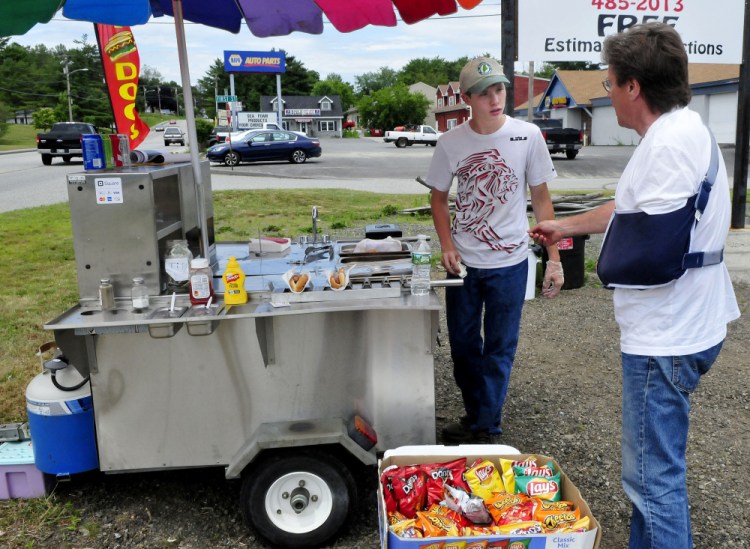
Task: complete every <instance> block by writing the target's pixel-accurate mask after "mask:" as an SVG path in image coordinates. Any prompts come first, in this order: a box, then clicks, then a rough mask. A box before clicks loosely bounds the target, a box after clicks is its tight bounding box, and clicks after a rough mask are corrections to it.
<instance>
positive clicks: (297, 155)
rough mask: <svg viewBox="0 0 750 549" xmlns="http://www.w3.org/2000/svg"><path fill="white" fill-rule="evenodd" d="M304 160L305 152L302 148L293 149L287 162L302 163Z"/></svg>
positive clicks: (305, 158)
mask: <svg viewBox="0 0 750 549" xmlns="http://www.w3.org/2000/svg"><path fill="white" fill-rule="evenodd" d="M305 160H307V153H306V152H305V151H303V150H302V149H294V150H293V151H292V154H291V156H290V157H289V162H291V163H292V164H304V163H305Z"/></svg>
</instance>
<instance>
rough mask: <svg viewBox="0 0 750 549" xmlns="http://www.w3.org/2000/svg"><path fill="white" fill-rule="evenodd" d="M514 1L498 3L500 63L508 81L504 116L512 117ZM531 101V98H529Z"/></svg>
mask: <svg viewBox="0 0 750 549" xmlns="http://www.w3.org/2000/svg"><path fill="white" fill-rule="evenodd" d="M517 12H518V10H517V3H516V0H502V1H501V2H500V16H501V17H500V20H501V27H502V29H501V32H500V36H501V40H502V43H501V44H500V58H501V59H500V62H501V63H502V65H503V70H504V71H505V76H506V77H507V78H508V80H509V81H510V84H508V85H507V86H506V88H507V100H506V107H505V114H507V115H508V116H510V117H512V116H513V114H514V110H515V105H516V98H515V93H514V80H515V75H516V73H515V67H514V65H515V62H516V50H517V48H516V40H517V37H516V14H517ZM529 99H531V98H529Z"/></svg>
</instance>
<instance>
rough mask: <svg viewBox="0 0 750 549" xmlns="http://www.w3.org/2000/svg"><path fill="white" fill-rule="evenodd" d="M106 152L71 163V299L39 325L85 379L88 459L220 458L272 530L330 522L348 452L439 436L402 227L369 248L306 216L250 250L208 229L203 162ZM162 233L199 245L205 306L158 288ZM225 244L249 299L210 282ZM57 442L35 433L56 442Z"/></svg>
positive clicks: (423, 326)
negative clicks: (137, 291) (336, 276)
mask: <svg viewBox="0 0 750 549" xmlns="http://www.w3.org/2000/svg"><path fill="white" fill-rule="evenodd" d="M118 170H119V171H112V170H106V171H95V172H85V173H81V174H74V175H69V176H68V181H67V183H68V190H69V193H68V195H69V202H70V211H71V224H72V230H73V241H74V248H75V255H76V265H77V276H78V285H79V291H80V299H79V302H78V303H77V304H76V305H75V306H73V307H72V308H70V309H69V310H68V311H66V312H64V313H63V314H61V315H60V316H59V317H57V318H55V319H54V320H51V321H50V322H48V323H47V324H46V325H45V326H44V328H45V329H47V330H51V331H53V332H54V339H55V343H56V346H57V348H58V349H59V352H60V353H62V355H63V356H62V357H56V358H55V361H56V363H57V366H52V368H51V369H52V371H53V373H54V371H55V370H58V371H57V373H58V376H60V375H61V372H60V371H59V370H60V369H64V370H75V372H74V373H77V374H78V375H79V376H80V378H82V379H83V380H86V379H89V380H90V399H91V402H92V414H93V415H92V420H93V429H92V431H93V432H92V433H91V436H92V437H94V436H95V443H94V442H92V443H91V445H90V446H91V448H93V450H92V452H95V455H94V456H93V458H94V460H95V462H96V466H97V467H98V468H99V469H100V470H101V471H103V472H105V473H123V472H128V471H149V470H161V469H170V468H189V467H213V466H221V467H224V468H225V473H226V477H227V478H229V479H232V478H240V477H242V479H243V489H242V497H241V502H240V504H241V507H242V510H243V514H244V515H245V517H246V518H247V519H248V520H249V521H250V523H251V524H252V525H253V526H254V527H255V528H256V529H257V530H258V531H259V532H260V533H261V534H262V535H263V536H264V537H266V538H267V539H269V540H270V541H271V542H272V543H274V544H275V545H279V546H288V547H306V546H310V545H314V544H315V543H319V542H321V541H323V540H325V539H327V538H329V537H331V536H332V535H333V534H335V533H336V532H337V531H338V529H339V527H340V526H342V524H343V523H344V522H345V520H346V516H347V512H348V508H349V507H350V504H351V503H352V502H353V499H354V497H355V496H354V492H353V490H354V483H353V479H352V474H351V472H350V471H349V468H348V467H347V466H346V465H345V463H347V462H348V461H351V458H352V457H353V458H355V459H356V461H358V462H361V463H364V464H368V465H372V464H375V463H376V453H377V452H379V451H384V450H386V449H388V448H395V447H398V446H404V445H415V444H434V442H435V392H434V382H433V346H434V344H435V341H436V335H437V328H438V312H439V308H440V304H439V301H438V299H437V296H436V295H435V293H434V292H430V294H429V295H427V296H412V295H411V294H410V291H409V287H408V284H409V275H410V272H411V270H410V263H409V244H408V239H405V242H404V243H403V246H404V248H403V250H402V252H400V253H399V252H396V253H389V254H382V255H381V254H377V253H375V254H369V255H368V257H363V256H362V254H357V253H353V252H352V247H353V243H354V242H356V241H345V240H342V241H330V240H329V239H328V238H326V237H323V236H320V237H319V236H318V235H317V233H315V232H314V235H313V238H312V239H311V240H308V241H307V242H302V243H300V242H293V243H291V245H289V246H288V248H286V249H283V250H281V249H278V248H277V249H274V250H270V249H269V250H264V249H263V246H262V242H263V240H262V239H260V243H261V245H260V249H258V248H257V247H256V248H255V249H254V251H251V246H249V245H248V242H226V243H222V242H216V241H215V235H214V220H213V203H212V198H211V189H210V174H209V171H208V164H207V163H205V162H204V163H202V164H201V170H202V171H203V175H202V177H203V185H204V187H205V192H203V193H199V192H197V189H198V187H197V186H196V185H195V184H194V181H193V171H192V170H191V166H190V165H189V164H174V165H164V166H142V167H130V168H120V169H118ZM200 194H202V195H203V196H200ZM313 224H314V227H315V216H313ZM170 239H184V240H187V241H188V245H189V247H190V249H191V251H192V253H193V255H194V256H196V257H197V256H201V257H208V258H209V260H210V265H211V267H212V271H213V274H214V278H213V283H214V287H215V289H216V298H215V299H214V301H213V303H212V305H211V307H210V308H206V307H205V306H203V305H200V306H194V307H191V306H190V302H189V296H188V295H187V294H177V295H173V294H172V293H170V292H169V291H168V290H167V287H166V281H167V278H168V277H167V275H166V273H165V269H164V257H165V253H166V246H167V242H168V241H169V240H170ZM300 240H302V239H300ZM206 246H207V247H208V248H207V249H206ZM269 248H270V245H269ZM230 256H234V257H236V258H237V259H238V261H239V262H240V265H241V266H242V268H243V271H244V272H245V274H246V276H247V278H246V281H245V287H246V289H247V291H248V294H249V296H250V300H249V302H248V303H247V304H246V305H241V306H226V305H224V303H223V300H222V292H223V286H222V281H221V274H222V273H223V271H224V268H225V266H226V263H227V260H228V258H229V257H230ZM339 266H343V267H345V268H346V269H347V270H348V273H349V285H348V286H347V287H346V288H345V289H344V290H342V291H333V290H332V289H331V288H330V287H329V285H328V284H327V278H326V273H327V272H328V271H329V270H332V269H336V268H338V267H339ZM293 269H296V270H299V271H304V272H306V273H309V275H310V284H309V286H308V288H307V290H306V291H305V292H303V293H301V294H295V293H292V292H291V291H290V290H289V287H288V285H287V284H286V282H285V281H284V279H283V276H284V274H285V273H288V272H289V271H290V270H293ZM133 277H143V278H144V280H145V283H146V285H147V286H148V288H149V290H150V291H149V293H150V306H149V308H148V309H147V310H144V311H142V312H135V311H134V310H133V308H132V304H131V299H130V286H131V280H132V278H133ZM102 278H109V279H110V280H111V281H112V283H113V286H114V289H115V309H114V310H109V311H105V310H102V308H101V303H100V301H99V293H98V289H99V281H100V279H102ZM61 360H62V362H63V363H62V364H61V363H60V362H61ZM66 364H70V367H67V368H66V367H65V365H66ZM40 375H49V372H45V374H40ZM27 397H28V393H27ZM35 405H36V406H42V407H43V403H42V404H40V403H39V402H37V403H36V404H35ZM29 410H30V411H31V410H32V408H31V407H30V408H29ZM30 423H31V427H32V438H33V437H34V436H35V435H34V424H33V422H32V421H31V420H30ZM370 428H371V429H372V430H374V432H375V433H376V435H377V442H376V443H375V445H374V446H372V444H373V442H374V437H373V436H372V433H371V431H370ZM84 431H85V429H84ZM40 432H41V428H40ZM56 432H57V433H60V432H64V430H60V429H58V430H57V431H56ZM94 432H95V434H94ZM57 436H59V435H57ZM45 442H47V444H46V445H45V444H44V443H45ZM62 442H63V441H57V440H55V441H52V442H51V443H50V442H49V441H42V440H39V441H38V444H39V445H40V447H42V446H52V450H51V452H52V453H54V446H55V444H58V443H62ZM64 443H65V444H66V445H68V446H69V444H70V441H64ZM36 444H37V441H35V445H36ZM81 445H82V446H84V447H85V446H86V443H85V442H83V443H81ZM53 458H54V456H53ZM52 461H54V459H53V460H52ZM68 468H70V467H68ZM73 469H74V467H73ZM251 469H252V470H253V472H254V473H253V474H249V471H250V470H251ZM47 472H53V473H56V474H65V473H67V472H68V471H64V470H60V471H47ZM73 472H75V471H73Z"/></svg>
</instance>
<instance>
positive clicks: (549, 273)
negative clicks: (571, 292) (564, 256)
mask: <svg viewBox="0 0 750 549" xmlns="http://www.w3.org/2000/svg"><path fill="white" fill-rule="evenodd" d="M564 283H565V276H564V275H563V266H562V263H561V262H560V261H551V260H550V261H547V268H546V269H545V270H544V280H543V281H542V297H546V298H552V297H555V296H556V295H557V294H559V293H560V290H561V289H562V286H563V284H564Z"/></svg>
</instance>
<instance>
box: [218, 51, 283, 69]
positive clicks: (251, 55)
mask: <svg viewBox="0 0 750 549" xmlns="http://www.w3.org/2000/svg"><path fill="white" fill-rule="evenodd" d="M224 70H225V71H226V72H265V73H272V74H280V73H283V72H285V71H286V54H285V53H284V52H283V51H226V50H224Z"/></svg>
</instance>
